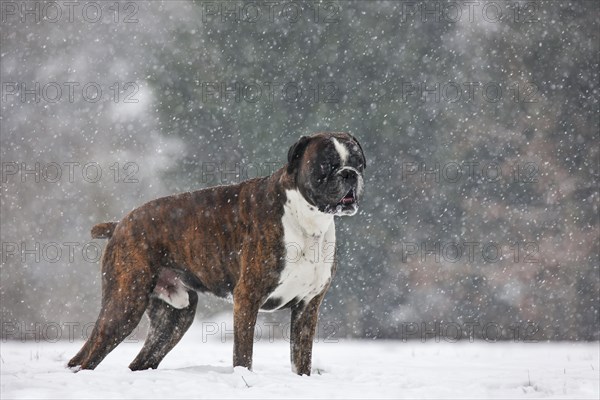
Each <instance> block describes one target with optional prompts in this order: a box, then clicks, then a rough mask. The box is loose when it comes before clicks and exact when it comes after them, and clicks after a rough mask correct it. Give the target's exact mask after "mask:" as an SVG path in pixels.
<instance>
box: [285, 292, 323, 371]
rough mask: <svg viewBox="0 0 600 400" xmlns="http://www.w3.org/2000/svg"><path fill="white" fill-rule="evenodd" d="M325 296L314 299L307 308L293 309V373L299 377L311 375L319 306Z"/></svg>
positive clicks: (291, 343)
mask: <svg viewBox="0 0 600 400" xmlns="http://www.w3.org/2000/svg"><path fill="white" fill-rule="evenodd" d="M322 300H323V294H321V295H318V296H317V297H315V298H313V299H312V300H311V301H310V302H309V303H308V304H307V305H306V306H304V305H296V306H294V307H292V324H291V327H290V338H291V341H290V353H291V354H290V355H291V357H290V358H291V360H292V371H294V372H295V373H297V374H298V375H310V370H311V362H312V346H313V340H314V337H315V332H316V330H317V320H318V317H319V306H320V305H321V301H322Z"/></svg>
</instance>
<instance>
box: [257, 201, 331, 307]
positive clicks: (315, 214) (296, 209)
mask: <svg viewBox="0 0 600 400" xmlns="http://www.w3.org/2000/svg"><path fill="white" fill-rule="evenodd" d="M286 194H287V196H288V202H287V203H286V205H285V212H284V215H283V217H282V224H283V231H284V244H285V263H284V268H283V270H282V271H281V274H280V277H279V283H278V286H277V287H276V288H275V290H273V292H272V293H271V294H270V295H269V297H268V299H267V301H266V302H265V307H264V309H265V310H269V311H271V310H277V309H279V308H282V307H284V306H286V305H287V304H290V302H291V303H293V304H295V303H298V302H300V301H303V302H304V303H305V304H306V303H308V302H309V301H310V300H311V299H312V298H314V297H315V296H316V295H318V294H319V293H321V292H322V291H323V289H324V288H325V287H326V286H327V284H328V283H329V281H330V280H331V275H332V269H333V263H334V256H335V225H334V223H333V216H330V215H327V214H323V213H320V212H319V211H317V210H315V209H311V207H310V206H309V205H308V203H307V202H306V200H304V198H302V197H301V195H300V193H298V192H297V191H290V190H288V191H287V193H286Z"/></svg>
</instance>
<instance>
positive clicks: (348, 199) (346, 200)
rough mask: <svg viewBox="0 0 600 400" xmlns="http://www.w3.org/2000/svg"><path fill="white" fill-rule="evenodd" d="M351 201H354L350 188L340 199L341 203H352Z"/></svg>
mask: <svg viewBox="0 0 600 400" xmlns="http://www.w3.org/2000/svg"><path fill="white" fill-rule="evenodd" d="M353 201H354V192H353V191H352V190H351V191H349V192H348V194H347V195H345V196H344V198H343V199H342V204H349V203H352V202H353Z"/></svg>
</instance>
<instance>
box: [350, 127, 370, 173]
mask: <svg viewBox="0 0 600 400" xmlns="http://www.w3.org/2000/svg"><path fill="white" fill-rule="evenodd" d="M348 135H350V134H348ZM350 137H351V138H352V140H354V141H355V142H356V144H357V145H358V148H359V149H360V152H361V153H362V156H363V160H365V165H364V166H363V167H364V168H365V169H366V168H367V158H366V157H365V152H364V151H363V148H362V146H361V145H360V142H359V141H358V139H357V138H355V137H354V136H352V135H350Z"/></svg>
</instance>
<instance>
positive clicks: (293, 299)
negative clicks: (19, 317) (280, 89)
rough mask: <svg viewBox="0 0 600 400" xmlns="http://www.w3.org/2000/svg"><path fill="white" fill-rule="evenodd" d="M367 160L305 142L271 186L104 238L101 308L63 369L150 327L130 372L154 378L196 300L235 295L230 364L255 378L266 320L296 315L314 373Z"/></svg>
mask: <svg viewBox="0 0 600 400" xmlns="http://www.w3.org/2000/svg"><path fill="white" fill-rule="evenodd" d="M364 168H365V156H364V153H363V151H362V148H361V145H360V144H359V142H358V141H357V140H356V139H355V138H354V137H353V136H351V135H349V134H347V133H337V132H326V133H317V134H314V135H312V136H303V137H302V138H300V140H298V142H296V143H295V144H294V145H293V146H291V148H290V149H289V151H288V157H287V164H286V165H285V166H284V167H282V168H280V169H279V170H277V171H276V172H275V173H273V174H272V175H270V176H267V177H263V178H255V179H250V180H247V181H244V182H241V183H239V184H235V185H228V186H217V187H212V188H207V189H202V190H198V191H195V192H191V193H182V194H177V195H173V196H168V197H163V198H160V199H156V200H153V201H150V202H149V203H146V204H144V205H142V206H141V207H139V208H136V209H134V210H133V211H131V212H130V213H129V214H127V215H126V216H125V217H124V218H123V219H122V220H121V221H119V222H106V223H102V224H98V225H96V226H94V227H93V228H92V237H94V238H108V239H109V241H108V244H107V246H106V249H105V251H104V255H103V257H102V305H101V310H100V315H99V316H98V320H97V321H96V324H95V326H94V329H93V331H92V333H91V335H90V337H89V338H88V340H87V342H86V343H85V344H84V346H83V348H82V349H81V350H80V351H79V353H77V355H76V356H75V357H73V358H72V359H71V360H70V361H69V363H68V366H69V367H71V368H73V369H74V370H76V371H77V370H79V369H94V368H95V367H96V366H97V365H98V364H99V363H100V362H101V361H102V360H103V359H104V357H106V355H107V354H108V353H109V352H111V351H112V350H113V349H114V348H115V347H116V346H117V345H118V344H119V343H121V341H123V339H125V338H126V337H127V336H128V335H129V334H131V332H132V331H133V329H134V328H135V327H136V326H137V325H138V323H139V322H140V320H141V318H142V315H143V314H144V312H146V313H147V315H148V317H149V319H150V328H149V331H148V336H147V338H146V341H145V343H144V346H143V348H142V350H141V351H140V353H139V354H138V355H137V357H136V358H135V360H133V362H132V363H131V364H130V365H129V368H130V369H131V370H134V371H135V370H143V369H148V368H157V367H158V365H159V364H160V362H161V361H162V359H163V358H164V357H165V356H166V354H167V353H168V352H169V351H170V350H171V349H172V348H173V347H174V346H175V345H176V344H177V343H178V342H179V340H180V339H181V337H182V336H183V334H184V333H185V332H186V330H187V329H188V328H189V327H190V325H191V324H192V321H193V319H194V314H195V311H196V305H197V303H198V295H197V293H196V292H211V293H213V294H215V295H217V296H220V297H228V296H230V295H233V320H234V345H233V347H234V349H233V365H234V367H235V366H243V367H246V368H248V369H251V368H252V345H253V339H254V327H255V324H256V317H257V314H258V312H259V311H260V310H266V311H274V310H281V309H285V308H290V309H291V328H290V330H291V332H290V338H291V362H292V370H293V371H294V372H295V373H297V374H299V375H310V372H311V358H312V344H313V338H314V335H315V330H316V326H317V317H318V312H319V306H320V305H321V302H322V300H323V297H324V296H325V292H326V291H327V289H328V288H329V285H330V282H331V279H332V276H333V274H334V272H335V268H336V263H335V252H334V249H335V226H334V216H341V215H354V214H355V213H356V212H357V210H358V202H359V200H360V198H361V195H362V193H363V169H364Z"/></svg>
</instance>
